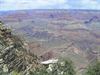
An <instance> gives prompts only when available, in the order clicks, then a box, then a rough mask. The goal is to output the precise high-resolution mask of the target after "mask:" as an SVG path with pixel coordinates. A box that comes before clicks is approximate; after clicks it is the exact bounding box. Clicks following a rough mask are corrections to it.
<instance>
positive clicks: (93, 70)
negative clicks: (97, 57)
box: [85, 61, 100, 75]
mask: <svg viewBox="0 0 100 75" xmlns="http://www.w3.org/2000/svg"><path fill="white" fill-rule="evenodd" d="M85 75H100V62H99V61H97V62H95V63H94V64H92V65H90V66H89V67H88V69H87V71H86V74H85Z"/></svg>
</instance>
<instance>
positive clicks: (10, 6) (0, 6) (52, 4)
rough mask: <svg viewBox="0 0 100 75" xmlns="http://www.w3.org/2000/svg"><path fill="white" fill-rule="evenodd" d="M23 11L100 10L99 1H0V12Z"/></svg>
mask: <svg viewBox="0 0 100 75" xmlns="http://www.w3.org/2000/svg"><path fill="white" fill-rule="evenodd" d="M23 9H100V0H0V11H5V10H23Z"/></svg>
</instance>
